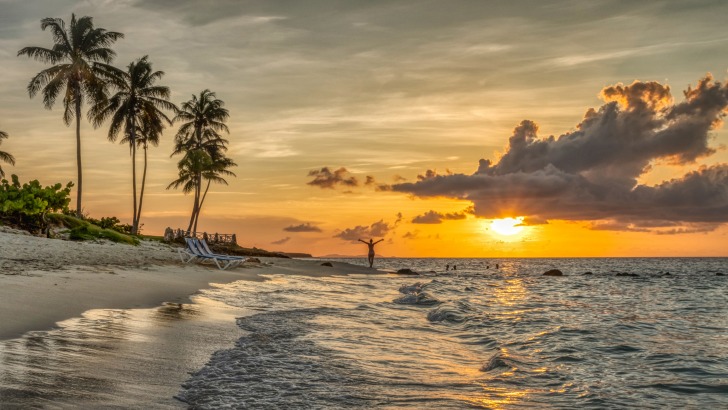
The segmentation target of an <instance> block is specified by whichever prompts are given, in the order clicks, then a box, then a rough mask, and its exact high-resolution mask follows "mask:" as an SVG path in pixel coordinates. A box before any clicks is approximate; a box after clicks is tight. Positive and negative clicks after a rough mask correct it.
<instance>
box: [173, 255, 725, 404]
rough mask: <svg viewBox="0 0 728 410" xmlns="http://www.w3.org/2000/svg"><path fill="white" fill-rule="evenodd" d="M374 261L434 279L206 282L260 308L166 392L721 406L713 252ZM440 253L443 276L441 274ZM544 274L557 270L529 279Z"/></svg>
mask: <svg viewBox="0 0 728 410" xmlns="http://www.w3.org/2000/svg"><path fill="white" fill-rule="evenodd" d="M347 261H348V262H354V263H360V264H363V262H364V261H361V260H347ZM377 263H378V265H380V266H383V267H384V268H386V269H391V270H396V269H399V268H403V267H408V268H412V269H414V270H417V271H420V272H431V271H434V273H427V274H425V275H423V276H418V277H402V276H395V275H387V276H363V275H360V276H349V277H334V278H303V277H290V276H288V277H282V276H277V277H273V278H272V280H271V281H268V282H264V283H250V282H238V283H235V284H230V285H226V286H223V287H219V288H216V289H212V290H209V291H205V292H204V296H205V297H207V298H211V299H214V300H217V301H221V302H224V303H226V304H229V305H233V306H240V307H245V308H248V309H252V310H254V311H259V313H257V314H254V315H252V316H248V317H244V318H241V319H239V320H238V326H239V327H240V328H242V329H243V330H245V331H246V332H247V333H246V335H245V336H243V337H242V338H240V339H239V340H238V342H237V343H236V345H235V346H234V347H232V346H231V348H229V349H225V350H221V351H218V352H217V353H215V355H213V357H212V358H211V360H210V362H209V363H208V365H207V366H205V367H204V368H203V369H201V370H200V371H198V372H196V373H195V374H194V375H193V377H192V378H191V379H190V380H188V381H187V382H185V384H184V385H183V389H182V391H181V392H180V394H179V398H180V399H182V400H184V401H186V402H188V403H189V404H190V406H191V407H194V408H221V407H229V408H237V407H243V406H248V407H251V408H309V407H311V408H332V409H334V408H370V407H379V408H453V409H455V408H464V407H473V408H480V407H483V408H533V407H540V408H544V407H545V408H577V407H578V408H584V407H586V408H619V407H639V408H664V407H673V408H674V407H686V406H687V407H694V408H725V407H726V406H728V355H727V354H726V349H728V304H727V303H726V302H728V296H727V295H728V293H727V291H728V282H727V279H726V277H723V276H716V273H718V272H726V270H727V269H728V261H727V260H726V259H548V260H547V259H524V260H515V259H510V260H500V261H495V260H474V259H471V260H445V259H442V260H440V259H418V260H414V259H383V260H378V261H377ZM448 263H449V264H450V265H453V264H456V265H457V266H458V270H457V271H456V272H453V271H450V272H443V271H444V267H445V264H448ZM495 263H498V264H499V265H500V266H499V269H495ZM551 268H559V269H561V270H563V271H564V273H565V274H566V275H567V276H565V277H544V276H542V275H541V274H542V273H543V272H544V271H546V270H548V269H551ZM587 271H589V272H593V274H591V275H582V274H583V273H584V272H587ZM667 272H669V275H668V274H667ZM617 273H630V274H637V275H639V276H636V277H635V276H625V277H622V276H620V277H618V276H616V274H617Z"/></svg>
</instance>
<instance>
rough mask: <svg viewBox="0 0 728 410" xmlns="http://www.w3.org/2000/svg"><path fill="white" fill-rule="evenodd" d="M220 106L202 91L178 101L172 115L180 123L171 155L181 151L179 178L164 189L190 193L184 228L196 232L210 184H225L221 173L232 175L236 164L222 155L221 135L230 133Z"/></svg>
mask: <svg viewBox="0 0 728 410" xmlns="http://www.w3.org/2000/svg"><path fill="white" fill-rule="evenodd" d="M224 105H225V103H224V102H223V101H222V100H220V99H218V98H217V97H216V95H215V93H214V92H212V91H210V90H204V91H202V92H201V93H200V95H199V96H197V95H193V96H192V99H190V100H189V101H186V102H184V103H182V105H181V107H180V109H179V110H177V113H176V115H175V117H174V121H175V122H179V123H181V125H180V128H179V130H178V131H177V135H176V136H175V148H174V151H173V152H172V156H174V155H178V154H181V155H183V157H182V159H181V160H180V161H179V162H178V163H177V168H178V169H179V178H177V179H176V180H174V181H172V183H170V184H169V186H167V189H171V188H175V189H176V188H179V187H182V192H184V193H186V194H187V193H193V194H194V202H193V206H192V214H191V215H190V222H189V225H188V228H187V230H188V231H191V232H196V231H197V224H198V221H199V217H200V213H201V211H202V205H203V204H204V200H205V198H206V196H207V192H208V190H209V188H210V184H211V183H213V182H214V183H221V184H227V181H226V180H225V178H224V176H235V174H234V173H233V172H232V171H230V170H229V168H230V167H233V166H236V165H237V164H235V162H233V161H232V160H231V159H230V158H227V157H226V156H225V152H226V151H227V144H228V141H227V140H226V139H224V138H223V137H222V135H221V133H230V130H229V129H228V127H227V125H225V121H226V120H227V119H228V118H229V117H230V114H229V112H228V110H227V109H226V108H225V107H224ZM205 183H206V187H205V190H204V192H203V190H202V186H203V184H205Z"/></svg>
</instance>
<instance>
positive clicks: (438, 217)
mask: <svg viewBox="0 0 728 410" xmlns="http://www.w3.org/2000/svg"><path fill="white" fill-rule="evenodd" d="M472 213H473V209H472V208H468V209H466V210H464V211H462V212H452V213H446V214H445V213H440V212H435V211H427V212H425V213H424V214H422V215H417V216H416V217H414V218H413V219H412V223H413V224H440V223H442V221H444V220H449V221H456V220H460V219H465V218H466V217H467V216H468V214H472Z"/></svg>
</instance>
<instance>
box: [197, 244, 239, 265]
mask: <svg viewBox="0 0 728 410" xmlns="http://www.w3.org/2000/svg"><path fill="white" fill-rule="evenodd" d="M192 240H193V241H195V242H197V249H199V250H200V251H201V252H202V253H204V254H205V255H210V256H223V257H228V258H235V259H240V260H242V261H243V262H245V261H246V260H248V258H246V257H244V256H236V255H223V254H220V253H214V252H213V251H211V250H210V246H209V245H207V241H205V240H204V239H196V238H193V239H192Z"/></svg>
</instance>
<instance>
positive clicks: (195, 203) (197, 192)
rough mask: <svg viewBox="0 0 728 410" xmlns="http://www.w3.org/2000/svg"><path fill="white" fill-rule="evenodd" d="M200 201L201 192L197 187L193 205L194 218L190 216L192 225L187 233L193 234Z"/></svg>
mask: <svg viewBox="0 0 728 410" xmlns="http://www.w3.org/2000/svg"><path fill="white" fill-rule="evenodd" d="M197 185H199V184H197ZM199 201H200V191H199V190H198V189H197V187H195V202H194V203H193V204H192V216H190V225H189V226H188V227H187V231H189V232H192V225H193V224H194V223H195V215H197V206H198V205H199ZM195 231H196V230H195Z"/></svg>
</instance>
